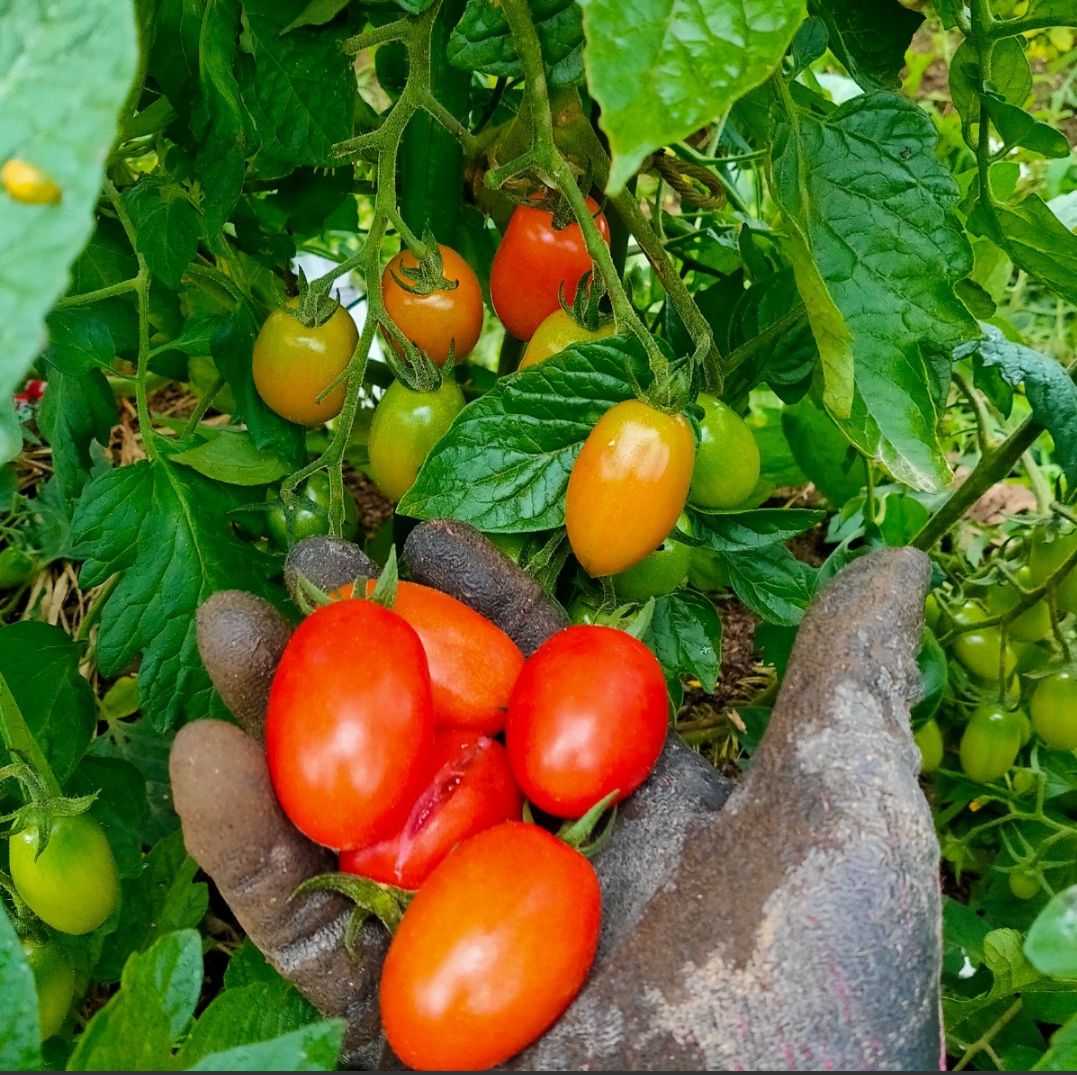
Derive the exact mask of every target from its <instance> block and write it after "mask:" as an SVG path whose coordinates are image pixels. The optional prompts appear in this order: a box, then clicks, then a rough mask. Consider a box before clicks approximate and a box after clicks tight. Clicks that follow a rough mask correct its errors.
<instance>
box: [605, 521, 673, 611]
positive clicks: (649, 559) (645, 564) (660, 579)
mask: <svg viewBox="0 0 1077 1075" xmlns="http://www.w3.org/2000/svg"><path fill="white" fill-rule="evenodd" d="M690 528H691V523H689V521H688V516H687V515H685V514H683V513H682V514H681V516H680V518H679V519H678V520H677V529H678V530H683V531H684V532H685V533H688V532H689V530H690ZM691 560H692V548H691V546H689V545H685V544H684V542H683V541H677V540H676V539H675V538H674V537H673V536H672V535H670V536H669V537H667V538H666V539H665V541H663V542H662V544H661V545H659V546H658V548H657V549H655V551H654V552H652V553H651V554H650V555H649V556H645V557H644V558H643V559H642V560H640V562H639V563H638V564H633V565H632V567H630V568H628V569H627V570H625V571H622V572H620V573H619V574H617V575H614V576H613V589H614V592H615V593H616V594H617V598H618V600H620V601H646V600H647V599H648V598H650V597H661V596H662V594H667V593H672V592H673V591H674V590H679V589H681V587H682V586H684V584H685V583H686V582H687V581H688V568H689V566H690V564H691Z"/></svg>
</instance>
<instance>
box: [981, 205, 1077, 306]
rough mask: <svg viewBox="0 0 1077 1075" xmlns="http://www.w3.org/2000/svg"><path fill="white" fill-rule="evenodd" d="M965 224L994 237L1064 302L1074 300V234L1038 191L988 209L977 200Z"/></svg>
mask: <svg viewBox="0 0 1077 1075" xmlns="http://www.w3.org/2000/svg"><path fill="white" fill-rule="evenodd" d="M995 223H997V225H998V229H997V230H996V229H995V228H994V227H993V224H995ZM969 227H970V228H972V229H973V230H974V231H976V232H977V234H980V235H987V236H990V237H992V238H995V239H996V241H998V242H999V243H1000V244H1001V245H1002V248H1003V249H1004V250H1005V251H1006V253H1007V254H1009V255H1010V258H1011V259H1012V260H1013V262H1014V264H1015V265H1017V267H1018V268H1020V269H1024V270H1025V272H1027V273H1028V274H1029V275H1030V276H1034V277H1036V279H1038V280H1040V281H1042V282H1043V283H1044V284H1046V285H1047V286H1048V287H1049V288H1050V289H1051V290H1052V291H1054V292H1055V293H1056V294H1058V295H1061V296H1062V298H1064V299H1065V300H1066V301H1067V302H1071V303H1077V235H1074V233H1073V232H1072V231H1070V230H1069V229H1068V228H1067V227H1066V226H1065V225H1064V224H1063V223H1062V221H1061V220H1059V219H1058V217H1056V216H1055V214H1054V213H1052V212H1051V210H1050V209H1049V208H1048V206H1047V205H1046V203H1045V202H1044V200H1043V199H1042V198H1041V197H1040V196H1039V195H1038V194H1029V195H1027V196H1026V197H1025V198H1023V199H1022V200H1021V201H1020V202H1017V203H1016V204H1009V205H995V206H994V207H993V208H992V209H991V210H990V211H987V210H985V209H984V207H983V204H982V203H981V204H979V205H977V207H976V210H975V212H974V213H973V215H972V216H971V217H970V218H969Z"/></svg>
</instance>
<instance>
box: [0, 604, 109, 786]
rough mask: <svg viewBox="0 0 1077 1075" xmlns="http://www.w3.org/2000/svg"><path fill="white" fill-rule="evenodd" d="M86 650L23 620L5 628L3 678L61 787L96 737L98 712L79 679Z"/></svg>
mask: <svg viewBox="0 0 1077 1075" xmlns="http://www.w3.org/2000/svg"><path fill="white" fill-rule="evenodd" d="M81 657H82V647H81V646H79V645H78V644H77V643H76V642H73V641H72V640H71V639H70V638H69V637H68V635H67V633H66V632H65V631H64V630H63V629H62V628H60V627H53V626H52V625H51V624H48V623H42V622H40V621H39V620H22V621H21V622H20V623H13V624H11V625H10V626H8V627H2V628H0V675H2V676H3V677H4V679H5V680H7V683H8V686H9V688H10V689H11V693H12V695H13V696H14V698H15V704H16V705H17V706H18V707H19V710H20V712H21V713H22V715H23V719H24V720H25V721H26V724H27V726H28V727H29V729H30V731H31V733H32V734H33V736H34V739H35V740H36V741H37V743H38V745H39V746H40V747H41V749H42V750H43V751H44V753H45V757H46V758H47V759H48V763H49V765H50V766H51V767H52V770H53V772H54V773H55V774H56V778H57V779H58V780H59V781H60V783H61V784H62V783H63V782H64V781H65V780H66V779H67V777H68V776H69V775H70V774H71V772H72V771H73V770H74V768H75V766H76V765H77V764H78V760H79V758H81V757H82V755H83V754H84V753H85V751H86V748H87V746H89V743H90V740H91V738H92V737H93V732H94V727H95V726H96V724H97V706H96V703H95V701H94V695H93V691H92V690H91V689H90V685H89V683H87V682H86V680H84V679H83V678H82V676H80V675H79V661H80V660H81Z"/></svg>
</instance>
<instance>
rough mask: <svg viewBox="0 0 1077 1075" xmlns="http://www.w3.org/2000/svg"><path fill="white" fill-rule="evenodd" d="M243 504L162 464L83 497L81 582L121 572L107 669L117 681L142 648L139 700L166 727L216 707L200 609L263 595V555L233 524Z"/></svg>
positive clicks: (104, 639) (99, 484)
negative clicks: (231, 517)
mask: <svg viewBox="0 0 1077 1075" xmlns="http://www.w3.org/2000/svg"><path fill="white" fill-rule="evenodd" d="M244 502H245V501H244V500H241V499H240V498H239V496H238V494H233V493H232V492H231V490H229V489H227V488H225V487H223V486H220V485H216V484H214V483H213V482H210V481H207V480H206V479H205V478H203V477H201V476H200V475H198V474H196V473H194V472H193V471H191V470H189V469H187V468H185V467H176V466H173V465H172V464H171V463H169V462H167V461H166V460H164V459H158V460H155V461H149V460H143V461H141V462H138V463H135V464H133V465H131V466H125V467H121V468H119V469H117V470H110V471H106V472H105V473H103V474H101V475H99V476H98V477H97V478H95V479H94V480H93V481H92V482H90V484H89V485H87V486H86V489H85V491H84V493H83V496H82V497H81V498H80V500H79V503H78V508H77V511H76V515H75V523H74V536H75V541H76V547H75V549H74V552H73V556H74V558H75V559H79V560H85V561H86V563H85V564H84V565H83V567H82V575H81V585H82V586H83V587H89V586H96V585H99V584H100V583H102V582H104V581H105V580H106V579H107V578H109V577H110V576H111V575H113V574H115V573H116V572H119V573H120V581H119V584H118V586H117V587H116V589H115V590H114V591H113V593H112V594H111V596H110V597H109V600H108V602H107V604H106V605H105V608H104V612H103V613H102V617H101V635H100V639H99V642H98V662H99V664H100V669H101V673H102V674H103V675H105V676H114V675H117V674H118V673H119V672H120V671H122V670H123V668H124V667H125V666H126V665H127V664H128V663H129V662H130V661H132V660H133V659H134V658H135V657H136V656H138V654H139V653H140V652H141V653H142V663H141V666H140V669H139V694H140V697H141V698H142V705H143V709H144V711H145V712H147V713H148V714H150V716H151V718H152V719H153V721H154V723H155V724H156V725H157V726H158V727H160V728H167V727H172V726H173V725H175V724H176V723H177V722H179V721H182V720H184V719H189V718H192V717H201V716H206V714H207V713H209V712H210V711H211V708H210V707H211V703H212V699H211V687H210V683H209V677H208V676H207V675H206V672H205V669H204V668H203V667H202V662H201V660H200V659H199V657H198V649H197V646H196V644H195V628H194V614H195V610H196V609H197V608H198V606H199V605H200V604H201V603H202V602H203V601H204V600H205V599H206V598H207V597H208V596H209V595H210V594H211V593H214V592H215V591H217V590H224V589H241V590H251V591H254V592H264V590H265V581H264V578H263V576H262V574H261V573H260V570H259V567H258V561H257V558H256V556H255V555H254V554H253V553H252V550H251V548H250V546H249V545H245V544H243V543H242V542H240V541H239V540H238V539H237V538H235V537H234V536H233V534H232V533H231V531H230V529H229V525H228V512H229V511H231V510H232V509H233V508H235V507H238V506H240V504H241V503H244ZM214 711H216V707H214Z"/></svg>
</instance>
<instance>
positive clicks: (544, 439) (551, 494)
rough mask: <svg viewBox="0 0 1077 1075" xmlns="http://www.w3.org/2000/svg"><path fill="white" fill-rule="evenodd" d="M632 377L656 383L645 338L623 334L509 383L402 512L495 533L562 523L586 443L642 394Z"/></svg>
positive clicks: (423, 477)
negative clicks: (610, 413) (615, 409)
mask: <svg viewBox="0 0 1077 1075" xmlns="http://www.w3.org/2000/svg"><path fill="white" fill-rule="evenodd" d="M628 371H632V372H633V373H634V374H635V376H636V377H637V378H638V379H639V380H640V381H641V383H642V382H646V381H647V380H649V378H650V374H649V372H648V370H647V364H646V359H645V357H644V354H643V349H642V347H641V346H640V344H639V342H638V341H637V340H634V339H631V338H629V337H625V336H621V337H611V338H609V339H607V340H601V341H598V342H595V343H588V344H584V345H582V346H576V347H569V348H567V349H566V350H564V351H562V352H561V353H560V354H559V355H556V356H554V357H553V358H550V359H548V360H547V361H546V362H543V363H541V364H540V365H538V366H534V367H532V368H531V369H527V370H523V371H521V372H520V373H516V374H514V375H513V376H511V377H505V378H502V379H501V380H499V381H498V382H497V384H495V385H494V387H493V388H492V389H491V390H490V391H489V392H487V393H486V395H484V396H482V397H481V398H479V399H477V400H475V401H474V402H473V403H470V404H468V406H466V407H465V408H464V409H463V411H461V412H460V414H459V415H458V416H457V418H456V420H455V421H454V422H453V424H452V427H451V428H450V429H449V432H448V433H446V434H445V436H444V437H442V438H441V440H440V441H438V443H437V444H436V445H435V446H434V448H433V450H432V451H431V452H430V455H429V456H428V457H427V459H426V462H425V463H424V464H423V466H422V469H421V470H420V471H419V475H418V477H417V478H416V479H415V484H414V485H413V486H412V487H411V489H410V490H409V491H408V492H407V493H406V494H405V495H404V498H403V500H401V502H400V505H399V509H398V510H399V511H400V512H401V513H402V514H404V515H411V516H412V517H414V518H416V519H437V518H453V519H460V520H461V521H463V522H468V523H471V524H472V525H473V526H475V527H477V528H478V529H479V530H483V531H486V532H488V533H502V534H504V533H513V532H518V531H532V530H553V529H555V528H556V527H559V526H562V525H563V524H564V521H565V488H566V487H567V485H568V478H569V474H570V473H571V472H572V465H573V463H575V461H576V456H577V455H578V454H579V451H580V447H581V446H582V445H583V442H584V440H585V439H586V437H587V435H588V434H589V433H590V432H591V430H592V429H593V428H594V425H595V422H597V421H598V419H599V418H600V417H601V416H602V415H603V414H604V413H605V412H606V411H607V410H609V408H610V407H612V406H613V405H614V404H615V403H620V402H621V401H622V400H626V399H631V398H633V397H634V396H635V394H636V393H635V390H634V389H633V387H632V384H631V379H630V377H629V373H628Z"/></svg>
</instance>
